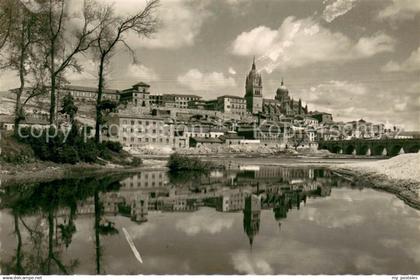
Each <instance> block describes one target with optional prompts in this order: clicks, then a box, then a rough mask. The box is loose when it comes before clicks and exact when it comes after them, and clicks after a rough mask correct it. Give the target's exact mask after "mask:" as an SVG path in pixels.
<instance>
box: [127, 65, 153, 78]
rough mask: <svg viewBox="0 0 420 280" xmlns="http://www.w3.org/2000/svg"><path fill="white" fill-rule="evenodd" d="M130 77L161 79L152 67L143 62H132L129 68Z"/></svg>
mask: <svg viewBox="0 0 420 280" xmlns="http://www.w3.org/2000/svg"><path fill="white" fill-rule="evenodd" d="M127 73H128V74H127V76H128V77H129V78H133V79H137V80H139V81H140V80H144V81H146V82H151V81H156V80H158V79H159V76H158V74H157V73H156V72H155V71H154V70H153V69H151V68H148V67H146V66H144V65H142V64H130V65H129V66H128V69H127Z"/></svg>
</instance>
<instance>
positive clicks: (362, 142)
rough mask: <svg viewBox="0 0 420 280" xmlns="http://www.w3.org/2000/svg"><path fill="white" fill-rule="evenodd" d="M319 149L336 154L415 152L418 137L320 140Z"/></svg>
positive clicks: (389, 154) (376, 154)
mask: <svg viewBox="0 0 420 280" xmlns="http://www.w3.org/2000/svg"><path fill="white" fill-rule="evenodd" d="M318 148H319V149H322V150H328V151H330V152H331V153H336V154H348V155H351V154H352V155H367V156H371V155H372V156H391V157H393V156H396V155H399V154H402V153H417V152H418V151H419V149H420V139H375V140H373V139H354V140H331V141H320V142H319V145H318Z"/></svg>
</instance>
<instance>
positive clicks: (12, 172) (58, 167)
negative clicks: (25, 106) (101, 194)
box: [0, 160, 164, 187]
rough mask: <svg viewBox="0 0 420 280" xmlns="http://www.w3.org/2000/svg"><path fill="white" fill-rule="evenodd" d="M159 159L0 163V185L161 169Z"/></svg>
mask: <svg viewBox="0 0 420 280" xmlns="http://www.w3.org/2000/svg"><path fill="white" fill-rule="evenodd" d="M162 168H164V165H163V164H162V163H161V162H159V161H152V160H146V161H144V163H143V164H142V165H141V166H138V167H130V166H121V165H114V164H107V165H100V164H87V163H78V164H75V165H72V164H57V163H53V162H43V161H36V162H32V163H25V164H21V165H16V164H8V163H4V162H1V164H0V187H1V186H4V185H6V184H24V183H38V182H48V181H53V180H59V179H63V178H75V177H80V178H81V177H91V176H100V175H110V174H123V173H136V172H140V171H144V170H148V171H150V170H156V169H162Z"/></svg>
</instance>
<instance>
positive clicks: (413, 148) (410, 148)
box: [404, 144, 420, 153]
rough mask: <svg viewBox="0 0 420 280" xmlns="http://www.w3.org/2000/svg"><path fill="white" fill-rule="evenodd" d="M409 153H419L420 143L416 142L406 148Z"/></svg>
mask: <svg viewBox="0 0 420 280" xmlns="http://www.w3.org/2000/svg"><path fill="white" fill-rule="evenodd" d="M404 151H405V152H407V153H418V152H419V151H420V144H415V145H411V146H408V147H407V148H406V149H404Z"/></svg>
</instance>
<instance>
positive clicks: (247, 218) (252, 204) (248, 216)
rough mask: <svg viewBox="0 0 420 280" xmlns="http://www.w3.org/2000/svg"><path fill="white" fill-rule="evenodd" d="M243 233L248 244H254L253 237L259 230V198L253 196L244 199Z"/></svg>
mask: <svg viewBox="0 0 420 280" xmlns="http://www.w3.org/2000/svg"><path fill="white" fill-rule="evenodd" d="M243 213H244V220H243V226H244V231H245V233H246V235H247V236H248V239H249V244H250V245H251V248H252V244H253V242H254V237H255V236H256V235H257V234H258V232H259V230H260V214H261V198H260V197H259V196H256V195H254V194H252V195H250V196H248V197H246V198H245V207H244V211H243Z"/></svg>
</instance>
